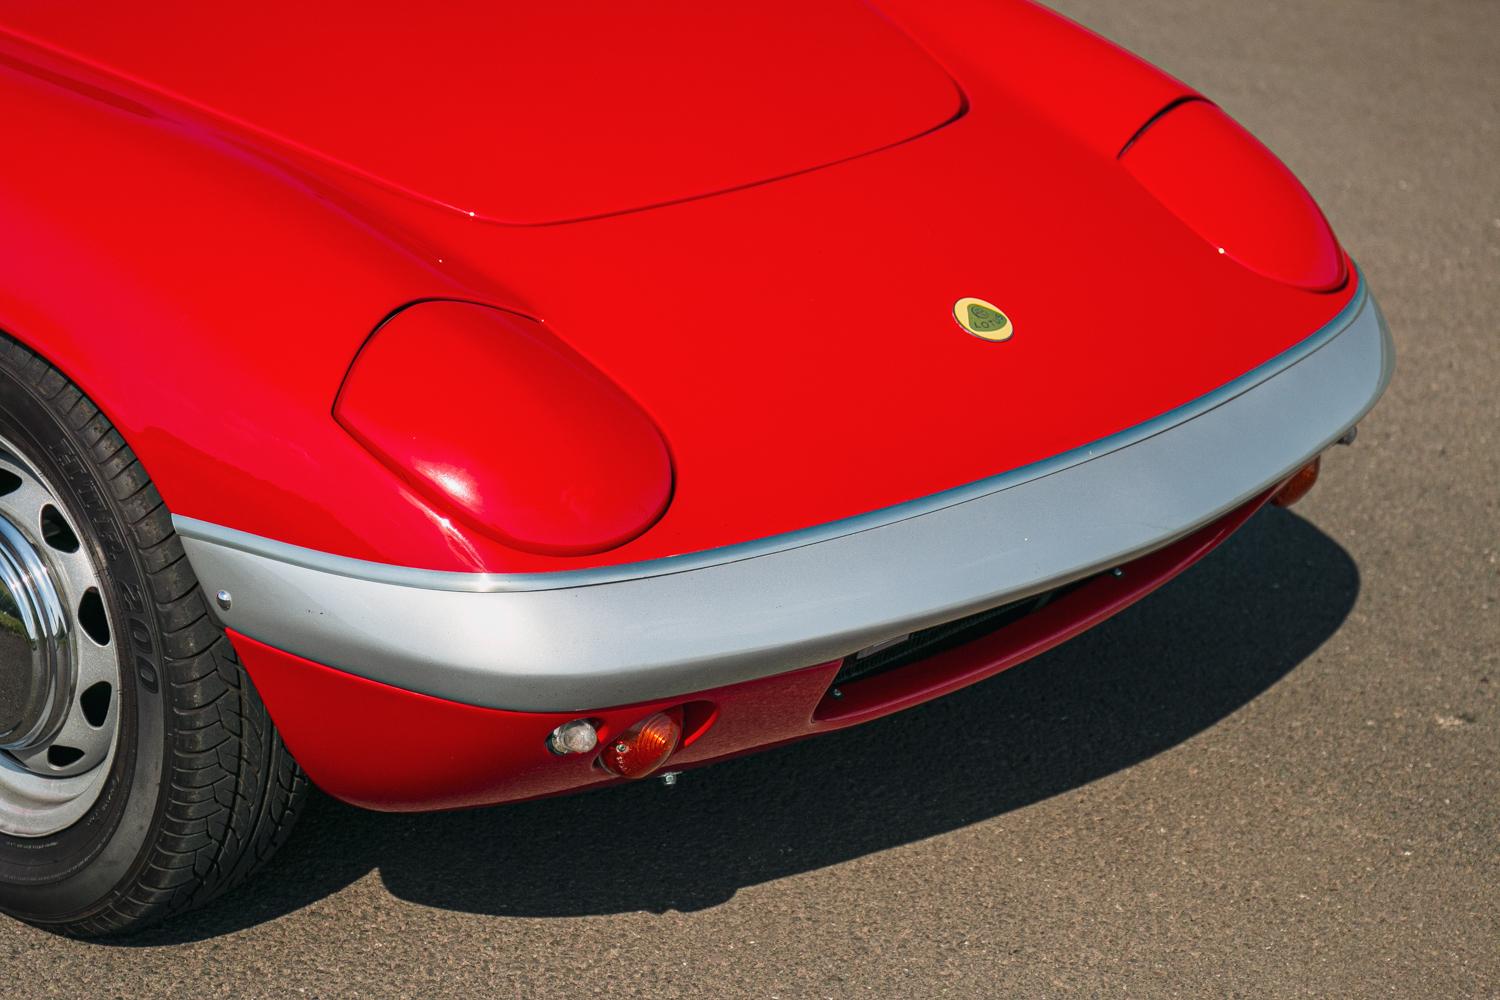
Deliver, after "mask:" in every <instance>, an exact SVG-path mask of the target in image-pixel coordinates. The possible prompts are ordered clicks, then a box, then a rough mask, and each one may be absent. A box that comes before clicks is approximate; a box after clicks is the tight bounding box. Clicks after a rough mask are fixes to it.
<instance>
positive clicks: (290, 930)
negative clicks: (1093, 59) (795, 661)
mask: <svg viewBox="0 0 1500 1000" xmlns="http://www.w3.org/2000/svg"><path fill="white" fill-rule="evenodd" d="M1058 5H1059V6H1060V7H1061V8H1062V9H1063V10H1064V12H1065V13H1068V14H1069V15H1071V16H1074V17H1076V18H1078V19H1080V20H1082V21H1083V22H1085V23H1087V24H1089V25H1091V26H1093V27H1095V28H1096V29H1097V30H1099V31H1101V32H1103V33H1104V34H1106V35H1108V36H1110V37H1112V38H1114V39H1116V40H1117V41H1120V42H1122V43H1123V44H1125V45H1127V46H1128V47H1130V48H1132V49H1134V50H1135V51H1137V52H1140V53H1141V54H1143V55H1145V56H1146V57H1147V58H1149V59H1151V60H1153V61H1155V62H1157V63H1159V64H1161V65H1163V66H1165V67H1166V68H1168V69H1169V70H1171V71H1173V72H1174V73H1176V74H1177V75H1179V76H1181V77H1182V78H1184V79H1186V80H1187V81H1189V82H1190V83H1193V84H1194V85H1196V86H1198V87H1200V88H1201V89H1203V90H1204V91H1205V92H1206V93H1208V94H1209V95H1211V96H1213V97H1214V98H1216V99H1217V100H1219V101H1220V102H1221V103H1222V104H1223V105H1224V106H1225V107H1226V108H1227V109H1228V110H1229V111H1230V112H1231V113H1232V114H1234V115H1235V116H1237V117H1238V118H1239V119H1240V120H1241V121H1243V122H1245V123H1246V124H1247V125H1248V126H1249V127H1250V128H1251V129H1252V130H1253V131H1254V132H1256V133H1257V134H1258V135H1259V136H1260V137H1261V138H1262V139H1263V140H1265V142H1266V143H1267V144H1268V145H1269V146H1270V147H1271V148H1272V149H1274V150H1276V151H1277V152H1278V153H1279V154H1280V155H1281V156H1282V157H1283V158H1284V159H1285V160H1286V161H1287V162H1288V163H1289V164H1290V165H1291V166H1292V168H1293V169H1294V170H1295V171H1296V172H1297V173H1298V174H1299V175H1300V176H1301V177H1302V178H1303V179H1304V180H1305V181H1306V182H1307V184H1308V186H1309V187H1310V188H1311V189H1312V191H1313V193H1314V194H1315V195H1316V196H1317V197H1318V199H1319V200H1320V201H1321V203H1322V204H1323V206H1324V207H1325V209H1326V211H1327V213H1328V215H1329V217H1330V218H1331V219H1332V221H1333V223H1334V225H1335V227H1336V229H1337V230H1338V232H1339V234H1340V236H1341V238H1342V239H1343V240H1344V242H1345V243H1346V245H1347V246H1349V247H1350V248H1352V250H1353V252H1354V253H1355V255H1356V256H1357V257H1358V258H1359V260H1360V262H1361V263H1362V265H1363V267H1364V269H1365V271H1366V274H1367V275H1368V278H1369V280H1370V282H1371V285H1372V287H1373V288H1374V290H1375V292H1376V294H1377V295H1378V297H1379V299H1380V301H1381V303H1382V304H1383V306H1384V308H1385V310H1386V313H1387V316H1388V317H1389V319H1390V324H1391V327H1392V330H1393V332H1394V334H1395V338H1396V341H1397V344H1398V348H1399V351H1400V361H1399V367H1398V371H1397V376H1396V380H1395V382H1394V384H1393V385H1392V387H1391V389H1390V391H1389V393H1388V394H1387V396H1386V397H1385V400H1384V401H1383V402H1382V403H1381V405H1380V406H1379V407H1378V408H1377V409H1376V410H1375V412H1374V413H1373V414H1372V415H1371V417H1369V418H1368V419H1367V420H1366V422H1365V423H1364V426H1363V427H1362V428H1361V434H1360V437H1359V441H1358V443H1357V444H1356V445H1355V446H1354V447H1353V448H1348V449H1339V450H1337V451H1336V452H1335V453H1333V454H1332V455H1331V456H1330V458H1329V459H1328V460H1327V461H1326V462H1325V467H1324V475H1323V482H1322V483H1321V484H1320V485H1319V487H1318V488H1317V489H1316V490H1315V491H1314V492H1313V494H1312V495H1311V496H1310V497H1309V498H1308V499H1307V500H1306V501H1304V502H1303V503H1302V504H1301V505H1299V506H1298V507H1297V508H1295V511H1294V512H1286V511H1276V510H1272V511H1267V512H1265V513H1263V514H1261V515H1259V516H1257V517H1256V518H1255V519H1254V520H1253V521H1252V522H1251V523H1250V524H1249V525H1248V526H1247V527H1246V529H1245V530H1244V531H1243V532H1242V533H1241V534H1240V535H1239V536H1237V537H1236V538H1235V539H1234V540H1233V541H1232V542H1231V543H1230V544H1228V545H1227V546H1226V547H1225V548H1223V549H1222V550H1220V551H1219V552H1218V553H1216V554H1215V555H1214V556H1213V557H1211V558H1210V559H1209V560H1207V561H1206V562H1205V563H1203V564H1202V565H1200V566H1198V567H1197V568H1195V569H1194V570H1192V571H1191V572H1189V573H1188V574H1186V575H1185V576H1183V577H1182V578H1181V579H1179V580H1178V581H1176V582H1174V583H1173V584H1171V585H1170V586H1168V587H1167V588H1166V589H1164V590H1163V591H1162V592H1160V593H1159V594H1157V595H1156V596H1155V597H1154V598H1152V599H1151V600H1148V601H1146V602H1144V603H1143V604H1141V605H1138V606H1137V607H1135V608H1134V609H1132V610H1130V611H1129V612H1127V613H1126V614H1124V615H1122V616H1120V617H1119V618H1116V619H1115V620H1113V621H1111V622H1109V623H1108V624H1106V625H1105V626H1103V627H1101V628H1099V629H1098V630H1096V631H1094V632H1092V633H1090V634H1088V635H1085V636H1084V637H1082V638H1081V639H1079V640H1077V641H1074V642H1073V643H1071V644H1069V645H1067V646H1065V647H1062V648H1060V649H1058V650H1056V651H1054V652H1052V653H1050V654H1048V655H1046V656H1043V657H1041V658H1039V659H1037V660H1034V661H1032V662H1031V663H1028V664H1026V665H1024V666H1022V667H1019V668H1017V669H1015V670H1013V671H1011V672H1009V673H1008V674H1005V675H1003V676H1001V677H999V678H996V679H994V680H992V681H990V682H988V683H985V684H983V685H980V686H978V687H976V688H973V689H970V690H968V691H965V692H963V693H961V694H958V695H955V696H953V697H950V698H947V699H944V700H942V701H939V702H936V703H934V704H931V705H928V706H925V707H923V708H920V709H918V710H915V711H912V712H909V713H906V714H904V715H900V716H897V717H894V718H890V719H887V720H884V721H882V722H878V723H875V724H872V725H869V726H866V727H863V728H861V729H858V730H855V731H851V732H846V733H842V734H839V735H835V736H831V737H825V738H823V739H821V740H817V741H813V742H809V743H806V744H802V745H798V746H793V747H789V748H785V749H781V750H777V751H774V752H771V753H767V754H763V755H760V756H757V757H753V758H748V759H744V760H740V761H736V762H733V763H729V764H725V765H721V766H719V767H716V768H713V769H710V770H708V771H702V772H697V773H693V774H690V775H688V776H686V777H685V778H684V779H683V781H682V783H681V784H680V785H679V786H678V787H677V788H675V789H666V788H663V787H661V786H659V785H658V784H655V783H652V784H643V785H639V786H632V787H628V788H622V789H618V790H611V791H606V792H600V793H595V794H590V795H584V796H577V797H572V798H565V799H557V800H552V801H546V802H537V803H531V804H527V805H520V806H514V807H509V808H498V809H491V810H484V811H479V812H471V813H463V814H452V815H440V816H426V817H393V816H380V815H375V814H371V813H365V812H361V811H358V810H355V809H351V808H347V807H345V806H342V805H339V804H337V803H335V802H333V801H331V800H328V799H326V798H318V799H316V800H315V801H314V802H313V804H312V806H311V808H310V810H309V811H308V813H307V815H306V817H305V818H304V821H303V822H302V824H301V826H300V828H299V830H298V832H297V833H296V835H295V836H294V837H293V840H292V842H291V844H290V845H289V846H288V848H287V849H286V850H285V852H284V853H283V854H282V855H281V856H280V857H279V858H278V859H277V860H276V862H275V863H274V864H273V865H272V866H271V867H270V869H269V870H267V871H265V872H264V873H263V874H262V875H261V876H260V877H259V878H258V879H257V880H256V881H255V882H254V883H253V884H251V885H250V886H248V887H246V888H245V889H242V890H241V891H239V892H237V893H236V894H234V895H232V896H231V897H229V898H227V899H224V900H223V901H221V902H219V903H217V904H215V905H213V906H212V907H211V908H209V909H207V910H204V911H202V912H200V913H197V914H193V915H190V916H188V917H186V918H184V919H181V920H179V921H177V922H176V923H174V924H171V925H169V926H167V927H165V928H163V929H160V930H158V931H154V932H150V933H148V934H146V935H143V936H140V937H137V938H133V939H129V940H126V941H120V942H113V943H77V942H71V941H66V940H62V939H59V938H56V937H53V936H50V935H48V934H44V933H41V932H39V931H36V930H32V929H30V928H28V927H25V926H22V925H20V924H17V923H14V922H11V921H3V920H0V983H3V984H4V986H3V989H4V993H5V994H6V995H7V996H16V997H52V996H58V997H70V998H79V997H104V996H148V995H157V996H183V997H208V996H215V997H216V996H296V995H313V996H434V995H474V996H517V997H553V996H556V997H565V996H599V997H612V996H662V997H679V996H680V997H688V996H725V997H762V998H770V997H781V998H793V997H796V998H801V997H848V996H860V997H863V996H876V997H926V996H976V995H982V996H990V995H1001V996H1026V997H1061V996H1075V995H1084V996H1161V997H1178V996H1181V997H1201V996H1243V997H1256V998H1259V997H1300V996H1317V997H1388V996H1395V997H1494V996H1500V899H1497V894H1500V779H1497V765H1500V700H1497V691H1500V499H1497V496H1500V432H1497V430H1496V425H1497V422H1500V421H1497V418H1500V403H1497V392H1500V3H1496V2H1494V0H1362V2H1356V0H1254V2H1235V0H1131V2H1121V0H1061V2H1060V3H1059V4H1058ZM977 43H978V44H982V45H985V44H987V45H990V46H991V47H992V49H993V52H994V55H995V58H996V60H997V61H1000V62H1003V61H1004V59H1005V45H1006V40H1005V39H1003V38H997V39H992V40H988V41H986V40H983V39H980V40H977ZM413 752H421V751H420V748H419V747H418V748H414V750H413Z"/></svg>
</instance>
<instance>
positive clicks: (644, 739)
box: [599, 709, 682, 778]
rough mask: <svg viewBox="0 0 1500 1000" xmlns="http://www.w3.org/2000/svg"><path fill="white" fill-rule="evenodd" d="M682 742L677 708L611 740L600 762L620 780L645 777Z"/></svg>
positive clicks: (605, 747) (638, 723)
mask: <svg viewBox="0 0 1500 1000" xmlns="http://www.w3.org/2000/svg"><path fill="white" fill-rule="evenodd" d="M681 739H682V713H681V712H680V711H679V710H676V709H674V710H672V711H668V712H657V713H656V714H654V715H648V716H646V718H644V719H642V720H641V721H640V722H637V723H636V724H635V725H633V726H631V727H630V728H629V729H627V730H625V731H624V732H623V733H620V734H619V735H618V736H613V737H611V738H610V739H609V740H608V742H606V743H605V745H604V752H603V753H602V754H600V755H599V763H600V764H603V765H604V769H605V770H606V771H608V772H610V773H611V774H618V775H619V776H620V777H622V778H644V777H646V775H648V774H650V773H651V772H652V771H655V770H656V769H657V768H659V767H661V766H662V765H663V764H665V763H666V761H667V758H668V757H670V756H672V751H674V750H676V749H677V744H678V741H680V740H681Z"/></svg>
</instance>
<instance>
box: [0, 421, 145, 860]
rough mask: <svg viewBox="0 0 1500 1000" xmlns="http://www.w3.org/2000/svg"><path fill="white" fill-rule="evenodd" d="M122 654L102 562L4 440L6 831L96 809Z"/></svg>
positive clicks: (0, 748)
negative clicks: (104, 589)
mask: <svg viewBox="0 0 1500 1000" xmlns="http://www.w3.org/2000/svg"><path fill="white" fill-rule="evenodd" d="M119 686H120V668H119V657H118V655H117V651H116V648H115V639H114V636H113V635H112V633H111V629H110V627H109V618H108V615H107V613H106V611H105V606H104V601H103V599H102V596H101V590H100V582H99V576H98V571H97V570H96V569H95V567H94V564H93V560H92V559H91V558H90V557H89V555H88V551H87V549H86V548H85V547H84V545H83V544H82V541H81V538H80V536H79V534H78V533H77V531H76V530H75V529H74V527H73V525H72V523H71V522H70V520H69V519H68V517H67V515H65V514H64V513H63V510H62V505H61V504H60V503H59V502H58V500H57V495H56V492H55V491H54V490H53V489H52V487H51V485H50V484H49V483H48V482H47V480H46V478H45V477H43V476H42V475H41V474H40V473H38V472H37V471H36V470H35V468H34V467H33V466H31V465H30V464H29V463H28V462H27V461H26V460H25V458H24V457H23V456H22V454H21V453H20V452H19V451H18V450H16V449H15V448H14V447H13V446H12V445H10V444H9V443H8V442H6V441H4V440H3V439H0V833H8V834H11V835H15V836H31V837H38V836H46V835H48V834H51V833H56V832H57V831H59V830H62V829H65V828H67V827H68V826H70V825H72V824H73V823H75V822H77V821H78V820H79V819H80V818H81V817H82V816H83V815H84V813H86V812H87V811H88V808H89V806H91V805H92V804H93V803H94V801H95V799H97V798H98V796H99V791H100V789H101V788H102V787H103V784H104V780H105V779H106V777H107V776H108V772H109V765H110V763H111V762H112V760H113V758H114V750H115V741H116V736H117V735H118V733H119V728H120V727H119V708H118V704H117V703H118V701H119Z"/></svg>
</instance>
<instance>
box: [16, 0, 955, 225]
mask: <svg viewBox="0 0 1500 1000" xmlns="http://www.w3.org/2000/svg"><path fill="white" fill-rule="evenodd" d="M0 27H4V28H5V29H6V30H9V31H11V32H13V33H15V34H18V35H21V36H23V37H26V38H28V39H30V40H32V41H33V42H37V43H39V44H42V45H44V46H46V47H48V48H51V49H54V50H58V51H62V52H65V53H67V54H69V55H72V56H73V57H75V58H78V59H81V60H83V61H85V62H88V63H91V64H93V65H95V66H96V67H100V68H104V69H106V70H108V71H110V72H112V73H115V74H117V75H120V76H124V77H127V78H130V79H132V80H135V81H137V82H139V83H143V84H145V85H147V86H149V87H151V88H153V89H156V90H159V91H163V92H166V93H169V94H172V95H174V96H176V97H178V98H179V99H182V100H184V101H186V102H189V103H191V104H193V105H196V106H198V107H199V108H202V109H206V110H208V111H210V112H212V113H214V114H215V115H217V116H220V117H222V118H224V119H228V120H231V121H233V122H235V123H237V124H238V125H239V126H240V127H242V128H246V129H249V130H252V131H254V132H257V133H260V134H261V135H264V136H271V137H275V138H276V139H277V140H279V141H280V142H282V143H285V144H288V145H291V146H295V147H298V148H300V149H301V150H303V151H304V152H308V153H312V154H315V155H317V156H319V157H322V158H325V159H328V160H332V161H336V162H337V163H339V164H341V165H343V166H345V167H347V168H349V169H353V170H355V171H357V172H359V173H362V174H365V175H367V176H370V177H372V178H375V179H377V180H379V181H381V182H383V183H385V184H388V185H391V186H394V187H396V188H400V189H402V190H404V191H406V192H408V193H410V194H414V195H417V196H420V197H422V198H425V199H428V200H430V201H434V202H438V203H441V204H444V205H447V206H450V207H452V208H455V209H458V210H461V211H464V212H471V213H474V214H475V215H476V216H479V217H483V218H488V219H493V220H496V221H502V222H509V223H522V224H538V223H544V222H554V221H562V220H570V219H578V218H587V217H592V216H598V215H606V214H611V213H617V212H622V211H627V210H630V209H634V208H642V207H645V206H649V205H655V204H661V203H665V202H671V201H677V200H682V199H686V198H692V197H696V196H701V195H705V194H710V193H714V192H717V191H723V190H728V189H732V188H736V187H741V186H744V185H747V184H753V183H756V182H759V181H764V180H768V179H772V178H776V177H782V176H786V175H789V174H795V173H799V172H802V171H806V170H810V169H813V168H815V167H818V166H822V165H826V164H829V163H834V162H838V161H840V160H845V159H848V158H850V157H854V156H858V155H861V154H863V153H867V152H870V151H873V150H877V149H880V148H883V147H886V146H890V145H893V144H896V143H899V142H902V141H904V140H906V139H910V138H912V137H913V136H917V135H920V134H922V133H924V132H926V131H929V130H931V129H934V128H936V127H938V126H940V125H942V124H943V123H944V122H947V121H949V120H951V119H952V118H954V117H955V116H956V115H957V114H958V113H959V112H960V110H961V108H962V106H963V98H962V95H961V94H960V92H959V90H958V88H957V87H956V85H955V84H954V83H953V81H952V80H951V79H950V78H949V77H948V75H947V74H946V73H945V72H944V71H943V70H942V69H941V68H940V67H939V66H938V65H937V64H936V63H935V62H933V61H932V60H931V59H930V58H929V57H928V56H927V55H926V53H925V52H923V51H922V49H921V48H919V47H918V46H917V45H916V44H915V43H914V42H912V40H911V39H909V38H908V37H907V36H906V35H904V34H903V33H902V32H901V31H900V30H899V29H897V28H896V27H895V26H893V25H892V24H891V23H890V22H888V21H887V20H885V19H884V18H882V17H881V16H880V15H879V14H877V13H875V12H874V11H872V10H871V9H870V8H869V7H867V6H866V5H865V4H863V3H859V2H857V0H831V2H827V3H820V4H805V3H800V2H797V0H762V2H758V3H754V4H718V3H702V2H674V0H651V2H637V3H631V4H621V3H613V2H606V0H547V2H545V3H503V2H502V3H497V2H494V0H453V2H448V3H436V4H425V5H418V6H416V7H413V6H412V5H410V4H408V3H398V2H395V0H324V2H320V3H316V4H306V3H299V2H294V0H262V2H259V3H255V4H244V5H241V4H205V3H196V2H184V0H178V2H167V3H154V4H144V5H142V4H121V3H115V2H113V0H86V2H82V3H67V4H26V5H11V6H10V9H7V10H5V11H4V12H3V13H0Z"/></svg>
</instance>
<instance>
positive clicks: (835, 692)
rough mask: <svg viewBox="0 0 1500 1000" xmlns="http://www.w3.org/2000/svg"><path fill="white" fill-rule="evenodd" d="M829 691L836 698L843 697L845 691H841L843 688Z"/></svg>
mask: <svg viewBox="0 0 1500 1000" xmlns="http://www.w3.org/2000/svg"><path fill="white" fill-rule="evenodd" d="M828 693H829V694H831V695H833V696H834V697H835V698H842V697H843V696H844V692H843V691H841V690H839V689H838V688H834V689H833V690H832V691H830V692H828Z"/></svg>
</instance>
